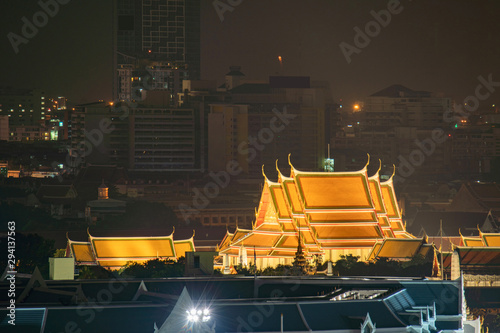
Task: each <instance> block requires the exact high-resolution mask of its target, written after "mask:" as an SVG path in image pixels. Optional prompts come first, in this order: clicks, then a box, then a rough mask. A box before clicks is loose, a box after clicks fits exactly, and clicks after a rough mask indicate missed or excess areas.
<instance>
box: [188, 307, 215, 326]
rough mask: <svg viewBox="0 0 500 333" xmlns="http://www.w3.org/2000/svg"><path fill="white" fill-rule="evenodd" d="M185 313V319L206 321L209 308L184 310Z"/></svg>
mask: <svg viewBox="0 0 500 333" xmlns="http://www.w3.org/2000/svg"><path fill="white" fill-rule="evenodd" d="M186 313H187V319H188V321H190V322H193V323H196V322H199V321H201V322H203V323H205V322H207V321H209V320H210V310H209V309H203V310H201V309H198V310H197V309H191V310H190V311H186Z"/></svg>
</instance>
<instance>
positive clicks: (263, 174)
mask: <svg viewBox="0 0 500 333" xmlns="http://www.w3.org/2000/svg"><path fill="white" fill-rule="evenodd" d="M262 176H264V179H265V180H267V177H266V174H265V173H264V164H262Z"/></svg>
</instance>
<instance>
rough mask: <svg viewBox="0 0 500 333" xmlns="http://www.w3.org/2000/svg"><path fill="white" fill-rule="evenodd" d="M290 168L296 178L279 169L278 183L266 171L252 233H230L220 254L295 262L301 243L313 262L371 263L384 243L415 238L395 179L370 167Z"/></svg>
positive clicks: (237, 230)
mask: <svg viewBox="0 0 500 333" xmlns="http://www.w3.org/2000/svg"><path fill="white" fill-rule="evenodd" d="M289 162H290V161H289ZM290 166H291V175H290V177H285V176H284V175H283V174H281V172H280V170H279V169H278V168H277V171H278V181H277V182H273V181H270V180H269V179H268V178H267V177H266V175H265V174H264V172H263V174H264V180H265V182H264V186H263V189H262V194H261V198H260V202H259V207H258V210H257V212H256V219H255V222H254V223H253V228H252V230H242V229H236V231H235V232H234V233H230V232H229V231H228V232H227V234H226V237H225V238H224V240H223V241H222V242H221V244H220V247H219V249H220V254H222V255H224V254H227V255H229V256H230V257H237V256H240V257H241V255H242V250H244V251H245V252H246V255H247V256H248V258H252V257H255V258H277V259H280V258H293V257H294V256H295V253H296V252H297V248H298V246H299V241H300V247H301V248H302V249H303V251H304V254H305V255H306V257H309V258H311V257H312V256H313V255H316V254H318V255H322V256H325V257H326V259H333V258H334V257H336V256H338V255H339V254H348V253H352V254H360V255H364V258H362V259H367V257H368V255H369V253H370V252H373V251H371V250H372V249H373V248H374V246H375V245H376V244H379V245H380V244H381V242H383V241H384V239H401V240H402V241H403V242H404V240H411V239H414V237H413V236H412V235H411V234H409V233H407V232H406V228H405V226H404V224H403V222H402V219H401V212H400V209H399V207H398V204H397V200H396V195H395V192H394V185H393V181H392V176H391V177H390V178H389V180H387V181H384V182H381V181H380V177H379V171H380V169H379V170H378V171H377V172H376V173H375V175H373V176H371V177H368V174H367V166H368V164H367V165H366V166H365V167H364V168H363V169H361V170H359V171H352V172H304V171H299V170H297V169H295V168H294V167H293V165H292V164H291V163H290ZM339 250H341V252H339ZM354 250H356V251H357V252H356V251H354Z"/></svg>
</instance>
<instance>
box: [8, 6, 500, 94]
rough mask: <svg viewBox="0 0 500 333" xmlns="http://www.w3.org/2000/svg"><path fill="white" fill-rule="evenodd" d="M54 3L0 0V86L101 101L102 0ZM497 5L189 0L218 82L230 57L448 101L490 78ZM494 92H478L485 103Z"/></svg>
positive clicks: (108, 31) (104, 80) (106, 53)
mask: <svg viewBox="0 0 500 333" xmlns="http://www.w3.org/2000/svg"><path fill="white" fill-rule="evenodd" d="M56 3H57V8H55V7H54V5H53V2H52V1H45V2H43V1H40V3H38V2H36V1H32V2H30V3H29V4H23V5H19V4H13V3H2V4H1V5H0V6H1V7H2V8H3V10H2V11H1V12H2V15H3V17H2V18H3V19H2V22H1V23H0V24H1V26H2V31H3V32H4V34H5V36H4V38H3V39H2V42H1V43H2V50H4V52H2V56H1V57H2V62H1V64H2V73H3V75H2V80H1V82H0V85H1V86H13V87H16V88H40V89H42V90H44V91H45V92H46V94H47V95H64V96H67V97H68V98H69V101H70V102H74V103H84V102H89V101H94V100H98V99H105V100H111V92H112V78H113V75H114V73H113V69H112V68H113V66H112V33H113V31H112V10H111V9H112V6H111V2H107V3H101V2H98V1H87V2H86V3H85V4H82V3H78V2H70V1H66V2H65V1H62V0H61V1H60V2H56ZM41 4H47V6H48V7H46V9H45V10H44V9H43V7H42V5H41ZM49 5H50V6H49ZM51 6H52V7H51ZM499 7H500V4H498V3H496V2H494V1H485V2H481V3H480V4H478V3H472V2H469V1H440V2H439V3H435V2H431V1H419V2H416V1H415V2H414V1H409V0H408V1H400V2H396V1H376V2H370V3H364V2H349V3H343V2H338V1H335V2H331V1H320V0H317V1H314V2H309V3H307V4H305V3H302V2H299V1H296V0H292V1H287V2H286V7H285V3H284V2H280V1H272V2H255V1H253V2H250V1H234V2H232V5H230V4H228V2H226V1H223V0H220V1H201V78H202V79H215V80H218V81H220V82H222V80H223V75H224V74H225V73H226V72H227V70H228V68H229V66H230V65H240V66H242V72H243V73H245V74H246V76H247V78H248V79H251V80H266V79H267V78H268V76H270V75H276V74H284V75H304V76H310V77H311V79H312V80H321V81H328V82H330V85H331V90H332V93H333V96H334V98H335V99H336V100H340V99H343V100H344V101H346V102H347V103H351V102H353V101H354V100H356V99H363V98H365V97H367V96H369V95H371V94H373V93H375V92H377V91H379V90H381V89H383V88H385V87H387V86H389V85H391V84H396V83H399V84H402V85H405V86H407V87H409V88H410V89H414V90H427V91H431V92H435V93H441V94H443V95H445V96H449V97H451V98H453V99H454V100H455V101H456V102H457V103H460V102H462V101H463V99H464V98H465V97H466V96H469V95H473V94H474V89H475V88H476V86H477V78H478V77H479V76H483V77H487V76H488V75H490V74H491V75H492V81H493V82H499V81H500V79H497V77H499V78H500V75H499V74H500V71H499V66H498V65H497V63H496V57H495V56H496V54H497V53H498V51H499V47H500V46H499V44H498V42H496V41H495V35H496V34H497V33H498V32H499V31H500V22H498V20H495V13H496V12H498V9H500V8H499ZM39 12H42V14H39ZM43 13H44V14H43ZM387 13H388V14H389V16H387ZM384 15H385V16H384ZM23 18H25V19H23ZM34 20H39V22H38V23H39V27H37V28H36V30H37V31H36V33H35V32H33V31H31V33H32V34H31V36H28V37H26V36H24V35H23V31H22V30H23V26H24V25H26V24H27V23H26V22H27V21H28V22H29V23H33V21H34ZM257 22H258V25H257ZM29 23H28V24H29ZM366 29H368V34H367V30H366ZM370 29H371V30H370ZM360 31H362V32H361V33H360ZM24 32H30V31H29V29H28V30H26V29H25V31H24ZM9 34H10V35H9ZM13 34H16V35H17V36H19V37H20V38H25V39H24V40H23V41H22V42H20V41H19V40H20V39H15V38H17V37H16V36H14V35H13ZM363 35H364V36H363ZM9 36H10V39H9ZM13 38H14V39H13ZM356 38H357V39H356ZM16 43H18V44H17V45H16ZM16 47H17V51H18V52H17V53H16V52H15V51H16V50H15V49H16ZM278 56H281V57H282V66H280V62H279V60H278ZM499 95H500V92H498V91H495V92H494V93H493V94H492V96H490V98H489V99H488V100H487V101H485V103H486V104H495V101H497V100H498V97H499Z"/></svg>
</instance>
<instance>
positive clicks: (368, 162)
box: [365, 153, 370, 168]
mask: <svg viewBox="0 0 500 333" xmlns="http://www.w3.org/2000/svg"><path fill="white" fill-rule="evenodd" d="M366 155H367V156H368V161H366V165H365V168H367V167H368V164H370V154H368V153H366Z"/></svg>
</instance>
